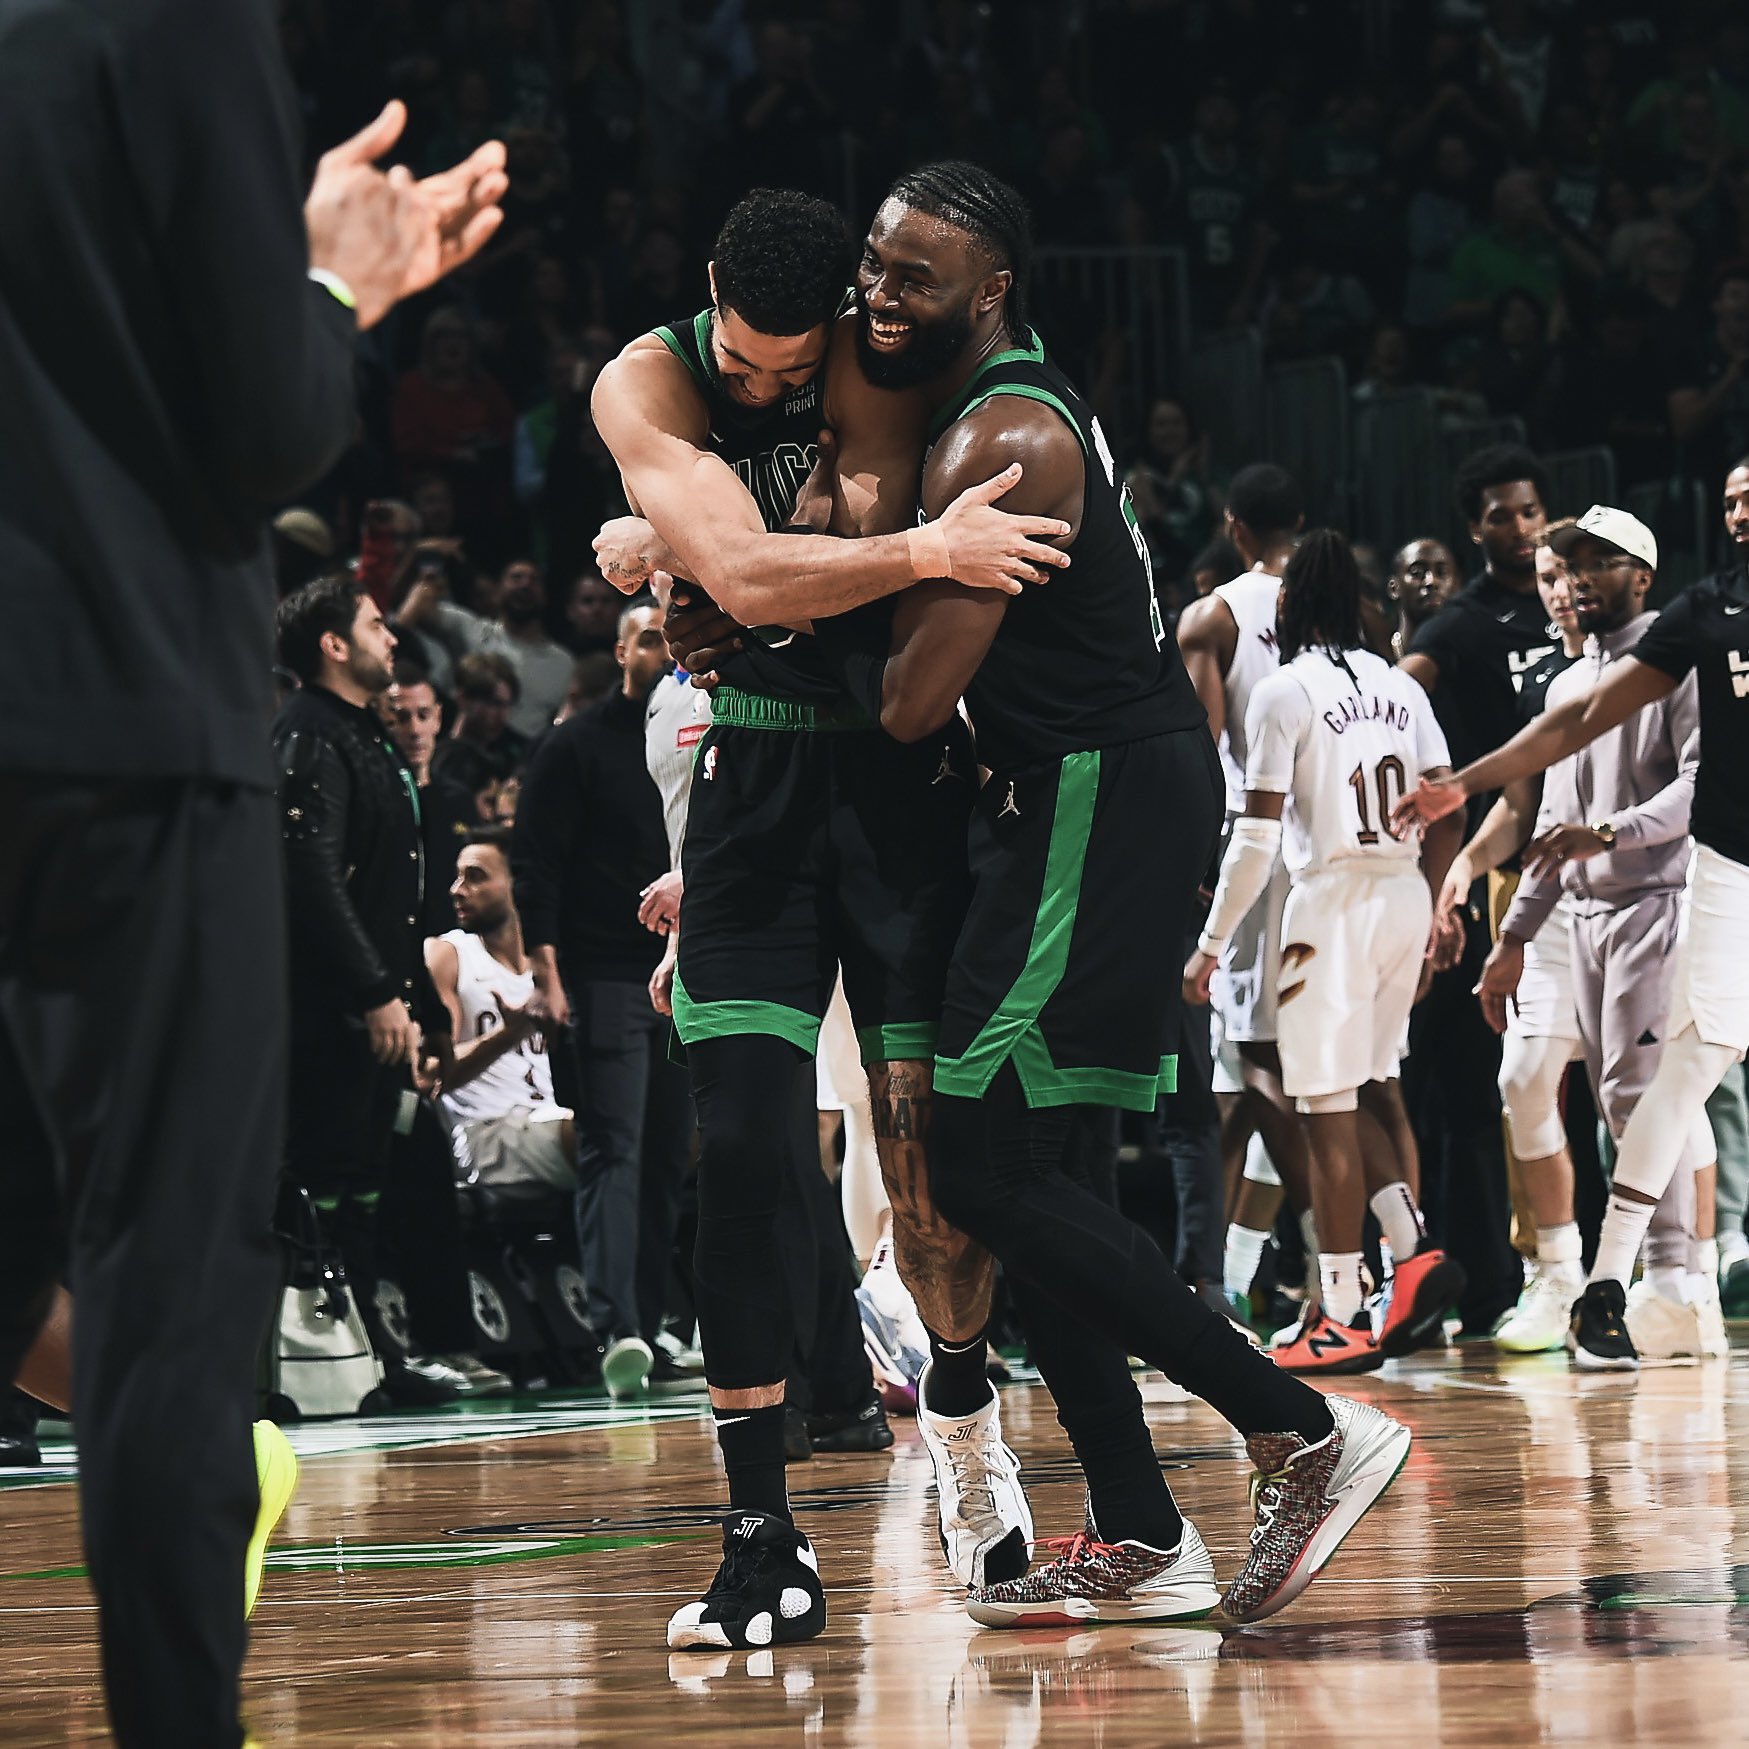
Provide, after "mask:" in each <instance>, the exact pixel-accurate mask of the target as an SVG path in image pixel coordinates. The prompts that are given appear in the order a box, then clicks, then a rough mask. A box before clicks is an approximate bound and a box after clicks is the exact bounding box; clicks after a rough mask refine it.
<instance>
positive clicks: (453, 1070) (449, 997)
mask: <svg viewBox="0 0 1749 1749" xmlns="http://www.w3.org/2000/svg"><path fill="white" fill-rule="evenodd" d="M425 969H426V971H428V972H429V973H430V974H431V987H432V988H433V989H434V990H435V991H436V992H437V999H438V1001H439V1002H441V1003H442V1004H443V1006H444V1009H445V1010H446V1011H447V1013H448V1015H449V1029H450V1035H451V1037H452V1038H453V1039H454V1040H455V1046H454V1049H453V1051H452V1052H451V1054H450V1058H449V1061H448V1063H446V1064H445V1066H444V1074H443V1085H444V1088H445V1090H446V1091H448V1092H452V1093H453V1092H454V1091H455V1089H456V1088H458V1087H465V1086H466V1085H467V1084H468V1082H470V1081H472V1080H475V1079H476V1078H477V1077H478V1076H480V1075H483V1074H484V1073H485V1072H486V1070H487V1069H489V1068H490V1067H491V1066H492V1064H494V1063H495V1062H497V1061H498V1059H499V1058H500V1057H507V1056H509V1055H511V1053H512V1052H514V1051H515V1049H516V1048H517V1046H518V1045H520V1044H521V1043H522V1039H521V1036H520V1035H519V1034H518V1033H517V1031H516V1030H515V1028H514V1027H510V1026H495V1027H493V1029H492V1030H491V1031H490V1032H488V1033H483V1034H482V1035H481V1036H480V1037H479V1038H471V1039H466V1040H464V1039H463V1038H462V1010H461V1003H460V1002H459V1001H458V1000H457V998H456V979H457V977H458V975H459V973H460V971H461V961H460V960H459V959H458V958H457V957H456V951H455V949H454V948H453V947H452V946H451V945H450V944H449V943H448V942H447V941H444V940H442V939H440V938H438V937H433V938H432V939H431V940H429V941H427V942H426V944H425Z"/></svg>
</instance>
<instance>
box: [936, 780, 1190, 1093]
mask: <svg viewBox="0 0 1749 1749" xmlns="http://www.w3.org/2000/svg"><path fill="white" fill-rule="evenodd" d="M1099 757H1100V756H1099V749H1098V748H1097V747H1094V748H1089V749H1087V750H1086V751H1084V752H1080V753H1071V754H1069V755H1067V756H1066V757H1065V758H1064V760H1063V772H1062V776H1061V778H1060V779H1059V780H1058V783H1057V805H1056V811H1055V813H1054V815H1053V816H1052V819H1051V842H1050V845H1049V848H1048V849H1047V850H1046V852H1045V872H1044V880H1043V883H1042V889H1041V892H1040V896H1039V905H1038V915H1037V917H1036V918H1035V919H1034V920H1033V926H1032V941H1031V943H1030V944H1029V945H1028V947H1027V950H1026V961H1025V963H1024V964H1023V965H1022V966H1021V968H1020V975H1019V976H1018V977H1017V978H1016V979H1015V980H1014V983H1013V986H1012V987H1011V988H1010V990H1009V992H1008V994H1007V995H1006V996H1004V997H1003V998H1002V1000H1001V1002H999V1003H998V1004H997V1006H996V1012H995V1013H994V1014H992V1015H991V1016H990V1018H989V1019H988V1020H987V1021H985V1022H984V1025H983V1027H982V1028H981V1030H980V1031H979V1033H978V1036H977V1037H976V1038H975V1039H973V1040H972V1043H971V1045H970V1047H969V1048H968V1049H967V1051H966V1052H965V1054H964V1055H963V1056H959V1057H937V1058H936V1059H935V1087H936V1091H937V1092H939V1093H954V1094H958V1095H959V1096H960V1097H961V1098H962V1099H982V1098H983V1096H984V1095H985V1093H987V1092H988V1091H989V1087H990V1083H991V1082H992V1081H994V1080H995V1079H996V1071H997V1070H998V1069H1000V1068H1001V1067H1002V1065H1003V1064H1004V1063H1006V1062H1010V1061H1012V1062H1013V1064H1014V1070H1015V1073H1016V1074H1017V1075H1018V1076H1019V1077H1020V1085H1021V1088H1022V1089H1023V1091H1024V1092H1025V1094H1026V1102H1027V1104H1028V1105H1031V1106H1043V1105H1119V1106H1122V1107H1124V1109H1125V1110H1128V1111H1152V1110H1153V1109H1154V1105H1155V1102H1156V1101H1157V1100H1158V1098H1159V1095H1160V1093H1161V1091H1162V1090H1165V1091H1170V1090H1171V1085H1172V1082H1173V1081H1174V1080H1175V1078H1176V1065H1175V1063H1174V1060H1173V1059H1172V1058H1170V1057H1168V1058H1164V1059H1162V1061H1161V1065H1160V1069H1159V1071H1158V1072H1157V1073H1155V1074H1152V1075H1145V1074H1139V1073H1136V1072H1134V1071H1129V1070H1123V1069H1102V1068H1097V1067H1092V1068H1081V1069H1059V1068H1058V1067H1057V1066H1056V1064H1055V1063H1053V1062H1052V1061H1051V1053H1050V1050H1049V1049H1048V1047H1047V1046H1046V1044H1045V1040H1044V1034H1043V1032H1042V1031H1041V1030H1040V1027H1039V1016H1040V1015H1041V1014H1042V1013H1043V1012H1044V1007H1045V1004H1046V1003H1047V1002H1049V1001H1050V999H1051V997H1052V996H1054V995H1055V994H1056V990H1057V986H1058V985H1059V984H1060V983H1062V981H1063V973H1064V971H1065V970H1066V969H1067V968H1068V964H1069V944H1070V942H1071V940H1072V939H1073V937H1074V934H1075V917H1076V913H1077V912H1078V911H1079V910H1080V906H1081V877H1082V874H1083V872H1084V871H1085V868H1086V864H1087V841H1088V838H1089V837H1090V835H1091V834H1092V831H1093V807H1094V803H1095V801H1096V800H1097V799H1098V796H1099Z"/></svg>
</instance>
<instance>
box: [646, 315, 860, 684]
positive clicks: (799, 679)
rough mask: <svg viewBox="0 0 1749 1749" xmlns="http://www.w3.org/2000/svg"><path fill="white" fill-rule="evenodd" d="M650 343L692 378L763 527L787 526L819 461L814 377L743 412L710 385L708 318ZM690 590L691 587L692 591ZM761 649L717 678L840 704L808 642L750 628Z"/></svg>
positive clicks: (818, 397)
mask: <svg viewBox="0 0 1749 1749" xmlns="http://www.w3.org/2000/svg"><path fill="white" fill-rule="evenodd" d="M655 335H656V338H657V339H658V340H660V341H661V342H662V344H663V345H664V346H666V347H667V348H668V350H669V351H670V352H672V353H673V354H674V356H675V357H676V358H678V359H679V360H680V361H681V363H682V364H684V365H685V366H686V368H687V369H688V370H689V371H690V372H691V373H692V377H693V381H694V382H695V383H696V384H697V385H698V391H699V394H700V395H701V396H702V397H703V398H704V404H705V409H706V412H707V414H708V416H709V419H710V446H711V450H712V453H714V454H716V455H718V456H721V457H722V459H723V460H724V461H725V462H727V463H728V465H729V466H730V467H731V468H733V469H734V470H735V474H736V476H737V478H738V479H739V480H740V481H741V484H742V485H743V486H745V487H746V488H747V490H748V491H749V492H751V493H752V495H753V500H754V502H755V503H756V504H757V505H758V506H759V514H760V515H761V516H762V517H763V518H764V519H765V526H766V527H767V528H768V529H771V530H773V531H776V530H778V529H781V528H783V527H784V526H785V524H787V523H788V521H789V519H790V513H791V511H792V510H793V509H794V507H795V501H796V493H797V492H798V491H800V490H801V487H802V483H803V482H804V481H805V480H806V479H807V477H808V475H809V474H810V473H811V472H812V471H813V466H814V462H815V461H816V459H817V458H818V456H819V445H820V424H821V419H822V416H823V415H822V404H821V403H822V382H821V378H822V376H823V374H824V371H823V368H822V371H821V372H817V373H816V374H815V375H814V376H812V377H810V378H809V379H808V381H807V382H805V383H803V384H802V386H801V387H800V388H798V389H792V390H791V391H790V392H789V393H788V394H787V395H785V396H784V397H783V399H782V400H781V401H779V402H778V403H777V405H776V406H774V407H744V406H742V405H741V403H740V402H739V401H737V400H736V399H735V398H734V397H733V396H732V395H730V394H729V393H728V392H727V391H726V390H725V389H724V388H723V386H722V385H721V383H720V382H719V381H718V380H717V374H716V371H715V370H714V369H713V368H712V361H711V312H710V311H709V310H708V309H706V310H700V311H699V313H698V314H697V315H696V316H694V317H693V319H692V320H691V321H690V322H684V323H679V324H676V325H675V326H674V327H671V328H658V329H656V330H655ZM694 587H695V588H696V587H697V585H696V583H695V584H694ZM754 630H755V632H756V633H757V635H758V637H759V638H760V640H761V644H760V645H758V646H750V647H749V652H748V654H747V656H745V657H736V658H732V659H731V661H730V662H729V663H725V664H724V667H723V678H724V680H725V681H731V682H733V683H734V684H736V685H737V686H739V687H741V688H742V690H744V691H748V692H761V693H769V694H773V695H775V696H777V697H780V698H781V697H788V698H800V699H809V700H814V701H823V700H827V699H841V698H842V697H843V692H842V689H841V688H840V687H839V685H838V682H837V680H836V679H835V678H834V677H833V675H832V673H831V671H830V670H829V669H828V667H827V666H826V664H825V662H824V661H822V660H821V658H820V655H819V652H818V650H817V649H816V648H815V645H814V640H813V639H812V638H808V637H802V636H800V635H799V634H797V633H794V632H791V631H789V630H788V629H787V628H785V627H782V626H758V627H755V628H754Z"/></svg>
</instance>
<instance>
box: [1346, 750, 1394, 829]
mask: <svg viewBox="0 0 1749 1749" xmlns="http://www.w3.org/2000/svg"><path fill="white" fill-rule="evenodd" d="M1348 787H1349V788H1350V789H1351V790H1353V791H1354V806H1355V808H1356V810H1357V811H1358V813H1359V814H1360V842H1361V843H1362V844H1377V843H1378V841H1379V835H1380V831H1381V829H1382V828H1384V827H1385V826H1386V825H1387V823H1388V822H1389V820H1390V818H1391V809H1392V808H1394V807H1395V806H1396V805H1397V803H1398V802H1400V801H1401V800H1402V799H1403V795H1404V793H1405V791H1407V789H1408V788H1409V774H1408V773H1407V772H1406V771H1405V770H1404V769H1403V762H1402V760H1400V759H1399V758H1398V757H1397V756H1396V754H1394V753H1388V754H1386V755H1385V757H1384V758H1383V759H1381V760H1380V761H1379V762H1378V764H1377V765H1376V766H1374V767H1373V771H1372V776H1371V777H1370V778H1369V777H1368V776H1367V770H1366V767H1365V765H1357V766H1355V768H1354V769H1353V770H1352V771H1351V772H1349V774H1348ZM1375 796H1376V797H1377V798H1378V810H1379V811H1378V825H1377V826H1375V825H1374V824H1373V815H1372V812H1371V809H1372V802H1373V798H1374V797H1375Z"/></svg>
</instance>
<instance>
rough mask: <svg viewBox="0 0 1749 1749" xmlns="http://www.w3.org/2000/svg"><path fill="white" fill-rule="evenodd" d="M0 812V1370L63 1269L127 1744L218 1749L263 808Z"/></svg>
mask: <svg viewBox="0 0 1749 1749" xmlns="http://www.w3.org/2000/svg"><path fill="white" fill-rule="evenodd" d="M0 818H4V820H5V821H6V828H5V830H4V832H0V1112H4V1113H5V1114H6V1124H7V1137H6V1145H5V1147H4V1148H0V1367H4V1372H3V1373H0V1376H3V1377H4V1378H7V1379H10V1378H11V1377H12V1376H13V1373H14V1371H15V1369H16V1367H17V1363H18V1360H19V1358H20V1356H21V1355H22V1353H23V1351H24V1349H25V1348H26V1347H27V1346H28V1344H29V1341H30V1339H31V1337H32V1335H33V1334H34V1333H35V1329H36V1326H37V1324H38V1322H39V1321H40V1319H41V1317H42V1314H43V1312H44V1310H45V1309H46V1306H47V1301H48V1295H49V1292H50V1290H51V1288H52V1286H53V1284H54V1282H55V1280H56V1279H57V1278H58V1277H59V1276H60V1275H61V1274H62V1273H63V1271H64V1272H65V1275H66V1279H67V1281H68V1284H69V1286H70V1287H71V1289H72V1292H73V1297H74V1300H75V1302H76V1304H77V1307H78V1311H77V1315H76V1317H75V1319H74V1332H73V1342H74V1375H73V1410H74V1422H75V1427H76V1429H77V1436H78V1441H79V1459H80V1510H81V1515H82V1519H83V1525H84V1533H85V1547H86V1555H87V1559H88V1562H89V1565H90V1569H91V1582H92V1586H93V1588H94V1589H95V1591H96V1593H97V1601H98V1606H99V1611H100V1623H101V1631H102V1640H103V1667H104V1677H105V1682H106V1685H107V1689H108V1695H109V1707H110V1717H111V1719H112V1721H113V1722H114V1726H115V1732H116V1737H117V1740H118V1741H119V1742H120V1743H122V1744H123V1745H126V1746H128V1749H133V1746H137V1745H154V1746H155V1745H166V1746H169V1745H174V1746H175V1749H215V1746H223V1749H231V1746H233V1745H235V1744H236V1743H237V1742H238V1741H239V1738H240V1735H241V1732H240V1730H239V1727H238V1723H237V1699H238V1689H237V1685H238V1673H239V1670H240V1667H241V1665H242V1662H243V1651H244V1644H245V1630H244V1623H243V1552H244V1547H245V1545H246V1544H247V1542H248V1539H249V1534H250V1530H251V1528H252V1526H253V1523H254V1518H255V1511H256V1504H257V1497H256V1484H255V1466H254V1458H253V1452H252V1447H251V1441H250V1432H249V1426H250V1421H251V1418H252V1413H253V1406H254V1390H255V1365H256V1357H257V1353H258V1350H259V1348H260V1344H261V1341H262V1337H263V1334H264V1332H265V1329H266V1326H267V1320H268V1315H269V1311H270V1308H271V1305H272V1302H273V1297H274V1292H275V1288H276V1285H277V1282H278V1273H279V1272H278V1260H277V1256H276V1253H275V1250H274V1246H273V1243H272V1240H271V1237H270V1228H269V1223H270V1217H271V1212H272V1204H273V1193H274V1181H275V1175H276V1172H277V1169H278V1165H279V1158H280V1148H281V1143H282V1126H283V1122H284V1109H283V1106H284V1076H285V1057H286V1015H285V1000H286V997H285V943H284V931H285V908H284V899H283V897H282V893H281V873H280V850H279V839H278V831H277V815H276V811H275V806H274V800H273V797H272V795H271V794H269V793H267V792H265V791H261V792H257V791H252V790H244V789H240V788H238V787H236V786H232V785H219V784H212V783H196V782H177V781H133V782H119V781H112V782H96V781H72V780H59V779H49V778H40V777H17V776H3V777H0Z"/></svg>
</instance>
